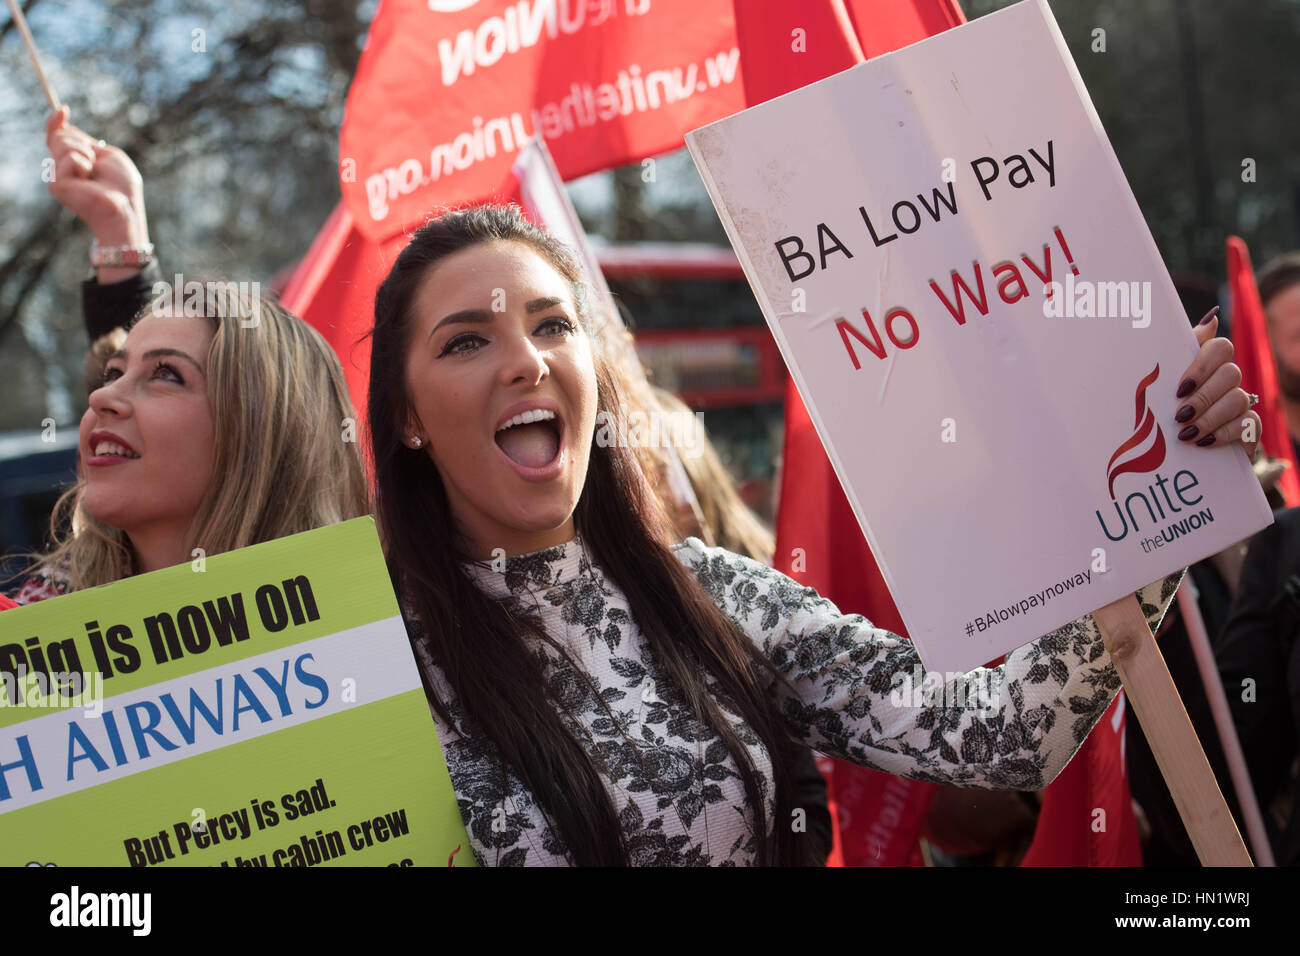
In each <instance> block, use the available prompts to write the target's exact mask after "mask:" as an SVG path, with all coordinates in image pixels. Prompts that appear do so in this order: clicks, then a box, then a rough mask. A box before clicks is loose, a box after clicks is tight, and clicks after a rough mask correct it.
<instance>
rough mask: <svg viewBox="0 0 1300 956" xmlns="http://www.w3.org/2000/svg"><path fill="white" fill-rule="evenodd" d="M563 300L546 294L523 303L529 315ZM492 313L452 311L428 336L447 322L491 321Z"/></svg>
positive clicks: (484, 311) (430, 336) (468, 310)
mask: <svg viewBox="0 0 1300 956" xmlns="http://www.w3.org/2000/svg"><path fill="white" fill-rule="evenodd" d="M563 304H564V300H563V299H561V298H560V297H559V296H554V295H551V296H546V297H544V298H541V299H533V300H532V301H531V302H526V303H525V304H524V311H525V312H527V313H528V314H529V315H531V314H532V313H534V312H541V311H542V310H543V309H549V308H550V307H551V306H553V305H563ZM491 321H492V313H491V312H489V311H488V310H487V309H462V310H461V311H460V312H453V313H452V314H451V315H448V316H446V317H444V318H443V319H442V321H441V322H439V323H438V324H437V325H435V326H434V327H433V329H432V330H430V332H429V338H433V333H434V332H437V331H438V330H439V329H440V328H442V327H443V326H444V325H447V324H448V323H449V322H491Z"/></svg>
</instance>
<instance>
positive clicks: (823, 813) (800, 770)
mask: <svg viewBox="0 0 1300 956" xmlns="http://www.w3.org/2000/svg"><path fill="white" fill-rule="evenodd" d="M792 756H793V757H794V772H795V792H796V795H797V800H798V803H797V804H796V805H797V806H799V807H802V808H803V810H804V811H805V814H806V820H805V826H806V827H807V829H806V830H805V831H804V833H803V834H801V836H802V838H803V842H804V844H805V849H806V852H807V853H808V854H809V856H810V858H811V860H815V861H816V865H818V866H825V865H826V858H827V857H828V856H830V854H831V849H832V848H833V846H834V841H835V836H834V834H833V833H832V832H831V811H830V806H829V803H828V801H827V794H826V778H825V777H823V776H822V772H821V771H820V770H818V769H817V761H816V760H814V759H813V754H812V751H811V750H809V749H808V748H807V747H800V746H797V745H796V746H794V747H793V748H792Z"/></svg>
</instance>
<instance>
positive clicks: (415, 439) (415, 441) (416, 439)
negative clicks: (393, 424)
mask: <svg viewBox="0 0 1300 956" xmlns="http://www.w3.org/2000/svg"><path fill="white" fill-rule="evenodd" d="M423 444H424V439H423V438H421V437H420V436H419V435H412V436H411V446H412V447H413V448H419V447H421V446H422V445H423Z"/></svg>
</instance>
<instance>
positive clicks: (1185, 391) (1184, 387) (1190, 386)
mask: <svg viewBox="0 0 1300 956" xmlns="http://www.w3.org/2000/svg"><path fill="white" fill-rule="evenodd" d="M1194 391H1196V382H1195V381H1194V380H1192V379H1190V378H1185V379H1183V384H1181V385H1179V386H1178V392H1177V394H1176V395H1175V396H1174V397H1175V398H1186V397H1187V396H1188V395H1190V394H1192V392H1194Z"/></svg>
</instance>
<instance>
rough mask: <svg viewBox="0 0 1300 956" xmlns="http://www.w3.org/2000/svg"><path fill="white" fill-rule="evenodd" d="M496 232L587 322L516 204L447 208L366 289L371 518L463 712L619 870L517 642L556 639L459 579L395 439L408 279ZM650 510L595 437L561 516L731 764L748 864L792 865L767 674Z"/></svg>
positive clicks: (578, 294) (787, 803)
mask: <svg viewBox="0 0 1300 956" xmlns="http://www.w3.org/2000/svg"><path fill="white" fill-rule="evenodd" d="M498 240H507V241H514V242H520V243H524V244H526V245H528V246H529V247H530V248H532V249H533V250H534V251H535V252H536V253H537V254H538V255H540V256H541V257H542V258H543V259H544V260H545V261H546V262H547V263H549V264H550V265H551V266H552V267H553V268H554V269H555V271H556V272H557V273H559V274H560V275H561V276H563V277H564V278H565V279H566V280H567V281H568V283H569V285H570V287H571V289H572V290H573V296H574V302H575V305H576V307H577V310H578V313H579V319H580V321H582V323H583V326H584V328H586V329H588V330H589V331H590V330H591V327H592V322H591V305H590V303H589V300H588V297H587V292H586V289H585V286H584V284H583V280H582V273H581V270H580V267H579V266H578V263H577V260H576V257H575V256H574V255H573V254H572V252H571V251H570V250H569V249H568V248H567V247H565V246H564V245H562V244H561V243H559V242H558V241H556V240H555V239H553V238H552V237H551V236H549V235H548V234H546V233H545V232H543V231H542V230H540V229H538V228H537V227H535V226H533V225H532V224H531V223H529V222H528V221H527V220H526V219H524V218H523V216H522V214H521V213H520V211H519V209H518V207H517V206H475V207H471V208H468V209H463V210H459V211H456V212H451V213H447V214H445V215H443V216H441V217H440V218H438V219H436V220H434V221H432V222H430V223H428V224H427V225H425V226H424V227H423V228H421V229H420V230H419V231H418V232H416V233H415V235H414V236H413V237H412V239H411V242H410V244H409V245H408V246H407V247H406V248H405V249H404V250H403V251H402V253H401V255H399V256H398V258H397V261H396V262H395V263H394V264H393V268H392V271H391V272H389V274H388V277H387V278H386V279H385V280H384V283H383V285H381V286H380V287H379V291H378V293H377V294H376V297H375V325H374V328H373V329H372V330H371V336H372V342H371V358H370V394H369V403H368V404H369V416H370V422H369V425H370V428H369V433H370V441H371V453H372V455H373V456H374V474H375V485H376V490H375V505H376V508H375V513H376V516H377V517H378V520H379V525H380V530H381V534H382V536H383V539H384V547H385V551H386V554H387V557H388V562H389V569H390V572H391V573H392V576H393V580H394V585H395V587H396V588H397V591H398V594H399V596H400V597H401V599H402V604H403V607H404V609H405V613H406V614H407V623H408V626H409V627H410V631H411V634H412V639H413V640H416V641H421V642H424V644H425V647H426V649H427V650H428V651H429V653H430V655H431V657H432V658H433V660H434V661H435V662H436V663H437V664H438V666H439V667H440V668H441V669H442V671H443V673H444V674H445V676H446V678H447V682H448V684H449V685H450V687H451V689H452V691H453V693H454V694H455V696H456V698H457V699H458V701H459V703H460V706H461V708H462V709H463V711H464V713H465V714H466V715H467V716H468V718H469V719H470V720H471V721H472V722H473V725H474V726H475V728H476V730H478V731H480V732H481V733H482V734H484V735H485V736H486V737H487V738H488V739H489V740H490V742H491V743H492V744H493V745H494V746H495V749H496V752H497V753H498V754H499V755H500V757H501V759H502V760H503V761H504V763H505V764H506V765H508V766H509V767H510V768H511V769H513V770H514V772H515V773H516V774H517V775H518V776H519V778H520V779H521V780H522V781H523V783H524V784H525V785H526V786H527V787H528V789H529V790H530V791H531V792H532V794H533V796H534V797H535V798H536V800H537V802H538V804H539V806H540V807H541V809H542V811H543V812H544V813H545V814H546V816H547V818H548V820H549V821H550V823H551V825H552V826H553V827H554V828H555V829H556V831H557V833H558V834H559V836H560V838H561V839H562V840H563V842H564V844H565V845H566V847H567V849H568V851H569V853H570V855H571V857H572V859H573V861H574V862H576V863H577V864H579V865H605V866H623V865H627V864H628V862H629V857H628V848H627V846H626V844H625V843H624V840H623V835H622V828H621V827H620V825H619V820H618V815H617V813H616V811H615V808H614V806H613V803H612V801H611V800H610V797H609V794H608V792H607V791H606V789H605V786H604V784H603V783H602V781H601V776H600V772H599V769H598V763H597V761H598V759H599V758H598V757H597V756H596V755H595V754H593V753H592V752H591V751H590V750H589V749H587V748H586V747H584V746H583V744H582V743H581V742H580V741H579V740H577V739H575V737H574V735H573V734H572V733H571V732H570V731H569V729H568V728H567V727H566V726H565V724H564V722H563V721H562V719H561V717H560V714H559V712H558V710H559V709H563V707H564V705H563V703H562V702H560V701H557V700H554V699H552V698H551V697H550V696H549V695H548V692H547V682H546V680H545V678H544V675H543V672H542V670H541V667H542V664H541V663H540V662H539V660H538V659H537V658H536V657H535V656H534V655H533V654H532V653H530V652H529V650H528V647H527V644H526V641H525V637H526V636H527V634H528V633H532V634H533V635H535V636H536V637H537V638H538V639H540V640H543V641H546V642H547V643H548V644H550V645H551V646H552V647H557V645H556V644H555V643H554V642H553V641H551V640H550V639H549V638H548V637H547V635H545V634H544V633H541V631H540V627H539V625H538V624H537V622H536V621H534V620H532V619H529V618H521V617H518V616H515V615H511V614H510V612H509V611H508V610H507V609H506V607H505V606H504V605H503V604H502V603H500V602H498V601H497V600H496V599H494V598H492V597H490V596H488V595H487V594H485V593H483V592H482V591H480V590H479V589H478V588H476V587H474V586H467V583H468V582H467V579H466V577H465V574H464V572H463V571H462V570H461V569H460V568H459V567H458V562H459V561H462V560H468V557H467V555H466V554H465V553H464V551H463V548H462V546H461V544H460V542H459V540H458V535H457V531H456V527H455V524H454V522H453V517H452V514H451V510H450V508H449V505H448V500H447V494H446V490H445V488H444V487H443V483H442V480H441V478H440V477H439V474H438V471H437V468H436V467H435V466H434V463H433V462H432V461H431V460H430V458H429V456H428V454H427V453H426V452H425V451H423V450H412V449H411V448H409V447H407V446H406V445H405V444H404V443H403V441H402V426H403V424H404V423H405V421H406V411H407V408H408V401H409V400H408V396H407V390H406V381H405V371H404V370H405V356H406V351H407V348H408V346H409V340H410V337H411V330H412V326H413V324H414V319H415V317H414V315H413V314H412V311H413V305H412V303H413V301H414V297H415V293H416V291H417V289H418V288H419V285H420V282H421V280H422V279H423V278H424V277H425V276H426V275H427V274H428V271H429V270H430V269H431V268H432V267H433V266H434V265H435V264H436V263H437V262H438V261H439V260H440V259H442V258H443V257H444V256H446V255H449V254H450V253H453V252H456V251H458V250H460V249H464V248H466V247H469V246H471V245H474V244H476V243H480V242H491V241H498ZM592 352H593V357H594V362H595V369H596V382H597V401H598V409H599V410H601V411H607V412H610V413H611V414H613V413H617V411H618V410H619V407H620V394H619V391H618V386H617V385H616V382H615V379H614V377H613V376H611V374H610V371H609V368H608V366H607V363H606V361H605V359H604V358H603V356H602V354H601V353H602V350H601V349H600V348H599V347H594V348H593V349H592ZM660 514H661V511H660V510H659V506H658V504H657V501H656V500H655V499H654V496H653V494H652V493H651V491H650V489H649V486H648V484H647V482H646V480H645V478H644V476H643V473H642V471H641V468H640V466H639V465H638V463H637V460H636V458H635V457H634V455H633V453H632V451H631V450H630V449H628V448H625V447H619V446H618V445H617V443H614V444H611V445H610V446H609V447H602V443H599V442H593V443H592V448H591V457H590V461H589V464H588V468H587V477H586V484H585V485H584V487H583V491H582V495H581V497H580V498H579V500H578V504H577V507H576V509H575V511H574V521H575V524H576V526H577V530H578V533H579V534H580V535H582V537H583V540H584V542H585V543H586V546H587V548H588V550H589V551H590V552H591V554H592V557H593V559H594V560H595V562H596V563H597V564H598V565H599V566H600V568H601V569H602V570H603V572H604V573H605V574H606V575H607V576H608V578H609V579H610V580H611V581H613V583H614V584H616V585H617V586H618V587H619V588H620V589H621V590H622V592H623V593H624V595H625V596H626V597H627V601H628V606H629V608H630V610H631V612H632V617H633V619H634V620H635V621H636V623H637V625H638V626H639V627H640V629H641V631H642V633H643V634H644V635H645V636H646V639H647V640H648V642H649V644H650V647H651V649H652V651H653V653H654V655H655V657H656V659H657V661H658V662H659V663H660V665H661V667H662V668H663V671H664V673H665V674H666V675H667V676H668V677H669V679H670V680H671V682H672V685H673V686H672V687H670V688H664V689H663V690H664V691H666V692H667V695H668V697H667V699H668V700H670V701H673V702H675V703H677V704H678V705H679V706H685V707H687V708H689V709H690V711H691V712H693V713H694V715H695V716H696V718H697V719H698V720H701V721H702V722H704V723H706V724H707V725H708V726H710V727H712V728H713V730H714V731H715V732H716V733H717V734H718V735H719V736H720V738H721V739H722V741H723V742H724V743H725V744H726V747H727V750H728V751H729V752H730V753H731V754H732V757H733V758H734V759H735V761H736V763H737V766H738V767H739V768H740V773H741V777H742V779H743V782H744V787H745V792H746V794H747V799H748V804H749V807H750V809H751V810H752V812H753V817H752V822H753V824H754V827H755V830H754V832H755V834H756V835H757V841H758V860H759V862H760V863H763V864H795V863H803V862H805V861H804V860H803V859H801V858H799V854H800V850H799V849H798V841H796V840H794V839H793V837H792V827H791V823H790V821H791V815H792V814H791V811H792V810H793V808H794V801H795V789H794V780H793V773H792V756H793V751H792V745H791V741H790V739H789V734H788V730H787V728H786V726H785V724H784V721H783V720H782V718H781V715H780V713H779V711H778V708H777V705H776V703H775V702H774V699H773V698H772V697H769V690H768V689H769V687H770V685H771V684H772V682H773V681H780V680H781V678H780V675H779V674H778V673H777V672H776V670H775V668H774V667H773V666H772V665H771V664H770V663H769V662H768V661H767V659H766V658H765V657H764V656H763V655H762V654H761V653H760V652H759V650H758V649H757V648H756V647H755V646H754V644H753V643H752V641H751V640H750V639H749V638H748V637H747V636H746V635H745V634H744V633H742V632H741V631H740V630H739V628H738V627H737V626H736V625H735V624H734V623H733V622H732V621H730V620H729V619H728V618H727V617H726V616H725V615H724V614H723V613H722V612H721V611H720V610H719V609H718V607H717V606H716V605H714V603H713V601H712V600H711V599H710V598H709V596H708V594H707V592H706V591H705V590H704V589H703V588H702V587H701V586H700V584H699V582H698V581H696V579H695V577H694V576H693V575H692V574H691V572H690V571H689V570H688V569H687V568H686V567H685V566H684V565H683V564H682V563H681V561H679V560H678V559H677V558H676V557H675V556H674V555H673V553H672V551H671V550H670V547H669V544H668V539H667V537H666V532H665V530H664V526H663V523H662V522H661V521H660V520H659V516H660ZM574 671H575V672H576V673H578V674H579V675H582V677H584V678H585V679H587V682H588V686H589V689H590V690H591V691H592V693H593V694H594V696H595V697H596V699H597V700H600V699H601V698H600V694H599V688H594V687H592V686H591V681H590V678H588V677H586V675H585V672H584V671H583V670H582V669H581V668H580V667H577V666H575V667H574ZM708 677H711V678H712V681H713V682H714V683H713V686H712V688H711V687H710V686H709V683H708V682H707V680H706V678H708ZM426 690H427V691H428V693H429V696H430V701H431V703H432V705H433V706H434V708H435V709H436V710H437V712H438V713H439V714H440V715H441V716H442V717H443V719H444V720H446V721H447V722H448V723H449V724H451V723H454V721H453V720H452V718H451V715H450V714H449V713H448V710H447V708H446V706H445V703H444V702H443V701H442V700H440V699H438V695H437V694H436V693H435V692H434V691H433V689H432V687H431V686H430V685H429V684H428V683H427V681H426ZM674 692H675V693H674ZM719 702H722V703H723V704H724V705H725V706H727V707H728V709H730V710H731V711H732V712H733V713H735V714H737V715H739V716H740V717H741V718H742V719H743V721H744V723H745V724H746V725H747V726H748V727H749V728H750V729H751V730H752V731H753V732H754V733H755V734H757V735H758V738H759V740H760V741H761V743H762V744H763V746H764V747H766V749H767V751H768V755H769V759H770V760H771V762H772V767H773V776H774V779H775V784H776V787H775V798H776V814H777V816H776V820H775V821H769V820H768V819H767V813H766V806H765V803H764V801H763V799H762V792H761V790H760V775H759V773H758V771H757V769H756V768H755V767H754V764H753V761H752V760H751V759H750V754H749V752H748V750H747V749H746V748H745V746H744V745H743V744H742V742H741V740H740V739H739V737H738V736H737V734H736V732H735V730H734V729H733V727H732V725H731V724H730V723H729V722H728V721H727V719H726V718H725V717H724V715H723V714H722V712H721V710H720V709H719V706H718V704H719ZM774 824H775V825H774ZM769 833H770V834H771V836H769Z"/></svg>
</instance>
